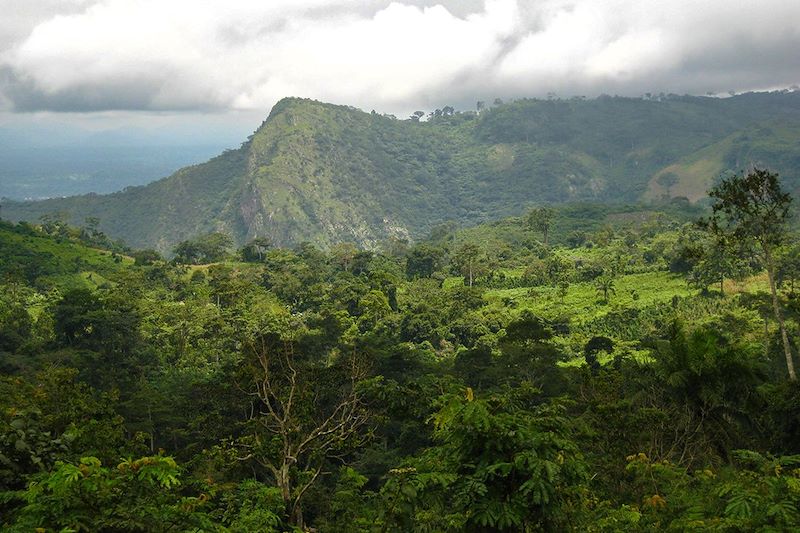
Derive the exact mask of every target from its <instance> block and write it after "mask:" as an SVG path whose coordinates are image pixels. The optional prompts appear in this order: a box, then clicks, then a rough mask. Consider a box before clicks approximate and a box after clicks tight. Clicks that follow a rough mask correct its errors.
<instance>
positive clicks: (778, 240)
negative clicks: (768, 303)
mask: <svg viewBox="0 0 800 533" xmlns="http://www.w3.org/2000/svg"><path fill="white" fill-rule="evenodd" d="M708 195H709V196H710V197H711V198H712V199H713V204H712V215H711V217H709V218H708V219H707V220H703V221H701V224H702V226H703V227H705V228H707V229H708V230H709V231H710V232H711V233H712V234H714V235H715V236H717V237H718V238H724V239H725V240H726V241H727V242H729V243H731V245H732V246H736V247H738V250H744V251H747V250H751V251H752V252H753V253H754V254H755V255H756V257H757V258H758V259H759V260H760V262H761V263H762V264H763V265H764V267H765V268H766V270H767V277H768V279H769V288H770V293H771V294H772V308H773V312H774V313H775V319H776V320H777V322H778V326H779V328H780V331H781V340H782V342H783V352H784V356H785V358H786V368H787V371H788V373H789V379H790V380H795V379H797V376H796V374H795V370H794V361H793V360H792V349H791V345H790V344H789V336H788V335H787V333H786V324H785V323H784V320H783V315H782V313H781V308H780V302H779V300H778V292H777V288H776V279H775V267H776V262H775V251H776V249H777V248H778V246H780V245H781V244H782V243H783V241H784V240H785V238H786V222H787V219H788V217H789V206H790V204H791V202H792V197H791V196H790V195H789V194H788V193H785V192H783V191H782V190H781V186H780V182H779V181H778V174H777V173H773V172H769V171H768V170H764V169H759V168H754V169H753V170H751V171H750V172H749V173H748V174H747V175H740V174H736V175H734V176H731V177H729V178H724V179H723V180H722V181H721V182H720V183H719V185H717V186H716V187H714V188H713V189H711V191H709V193H708Z"/></svg>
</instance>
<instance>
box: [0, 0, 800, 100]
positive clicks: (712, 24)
mask: <svg viewBox="0 0 800 533" xmlns="http://www.w3.org/2000/svg"><path fill="white" fill-rule="evenodd" d="M7 2H8V0H0V8H6V10H9V9H11V10H13V11H14V13H15V15H14V16H13V17H10V22H9V19H7V20H5V21H4V22H0V46H2V47H3V48H2V50H0V68H1V69H2V70H0V105H6V107H9V108H11V109H13V110H15V111H38V110H49V111H59V112H62V111H80V112H89V111H101V110H115V109H118V110H144V111H154V110H155V111H158V110H187V109H188V110H201V111H207V110H230V109H267V108H269V107H270V106H271V105H272V104H273V103H274V102H275V101H276V100H277V99H278V98H280V97H282V96H287V95H298V96H309V97H314V98H319V99H323V100H330V101H336V102H341V103H348V104H353V105H357V106H360V107H363V108H375V109H379V110H383V111H390V112H405V111H407V110H410V109H415V108H418V107H424V106H440V105H443V104H445V103H448V104H457V105H460V106H463V107H471V106H472V105H474V101H475V100H476V99H491V98H494V97H496V96H499V97H504V98H507V97H516V96H541V95H544V94H546V93H548V92H551V91H552V92H556V93H558V94H559V95H561V96H571V95H589V96H591V95H594V94H599V93H616V94H629V95H636V94H642V93H644V92H661V91H664V92H678V93H684V92H688V93H695V94H697V93H706V92H709V91H710V92H715V93H722V92H727V91H729V90H734V91H743V90H751V89H766V88H771V87H781V86H789V85H792V84H795V83H798V82H799V81H800V54H798V53H797V50H798V49H800V48H799V47H800V2H795V1H781V0H761V1H760V2H744V1H740V0H726V1H722V0H705V1H697V0H694V1H689V0H671V1H670V0H662V1H659V2H655V1H645V0H638V1H637V0H606V1H599V0H573V1H570V0H540V1H537V2H533V1H525V0H517V1H515V0H486V1H483V0H470V1H463V0H461V1H456V0H447V1H444V0H443V1H441V2H436V1H430V0H428V1H425V0H418V1H414V0H401V1H398V2H389V1H384V0H367V1H355V0H338V1H324V0H291V1H290V0H273V1H271V2H263V1H262V0H229V1H224V2H222V1H220V2H202V3H200V2H194V1H192V0H158V1H157V0H113V1H111V0H62V1H60V2H59V1H56V0H48V1H47V2H46V3H42V4H37V3H33V2H32V3H30V4H31V5H27V4H25V5H23V7H15V8H11V7H10V6H9V5H5V4H6V3H7ZM16 5H17V6H19V5H20V4H19V3H16ZM37 6H38V7H37ZM3 102H5V104H3Z"/></svg>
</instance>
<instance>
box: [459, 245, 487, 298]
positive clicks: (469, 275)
mask: <svg viewBox="0 0 800 533" xmlns="http://www.w3.org/2000/svg"><path fill="white" fill-rule="evenodd" d="M480 254H481V249H480V248H478V246H477V245H475V244H473V243H466V244H464V245H463V246H461V247H460V248H459V249H458V250H457V251H456V253H455V255H454V256H453V265H454V266H455V267H456V268H457V269H458V271H459V272H460V273H461V275H462V276H464V281H466V282H467V284H468V286H470V287H472V284H473V282H474V281H475V275H476V272H477V269H478V262H479V260H480Z"/></svg>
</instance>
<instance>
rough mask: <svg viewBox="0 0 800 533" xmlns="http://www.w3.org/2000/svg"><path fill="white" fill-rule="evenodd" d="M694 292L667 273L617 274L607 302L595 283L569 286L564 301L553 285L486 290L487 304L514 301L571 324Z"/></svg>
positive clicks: (689, 294) (535, 311)
mask: <svg viewBox="0 0 800 533" xmlns="http://www.w3.org/2000/svg"><path fill="white" fill-rule="evenodd" d="M694 294H697V291H696V290H694V289H691V288H689V287H688V286H687V284H686V281H685V280H684V279H683V278H682V277H680V276H677V275H675V274H670V273H668V272H646V273H642V274H629V275H626V276H620V277H619V278H617V279H616V280H615V292H614V293H612V294H609V301H608V302H605V301H604V300H603V296H602V294H600V293H599V292H598V291H597V289H596V287H595V285H594V283H592V282H581V283H573V284H571V285H570V286H569V289H568V290H567V294H566V295H565V296H564V298H563V300H562V298H561V297H560V295H559V294H558V289H557V288H555V287H521V288H516V289H492V290H488V291H486V295H485V297H486V299H487V300H488V301H489V302H490V304H494V305H506V304H507V303H509V302H513V305H514V306H515V307H516V308H517V309H520V310H522V309H530V310H531V311H533V312H534V313H535V314H537V315H540V316H543V317H545V318H556V317H564V316H569V317H570V318H571V319H572V322H573V323H574V324H581V323H584V322H588V321H591V320H594V319H596V318H599V317H601V316H603V315H605V314H607V313H609V312H611V311H614V310H619V309H629V308H644V307H648V306H650V305H653V304H655V303H662V302H669V301H671V300H672V298H673V296H675V295H677V296H681V297H687V296H692V295H694Z"/></svg>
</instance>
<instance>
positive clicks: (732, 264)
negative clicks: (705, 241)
mask: <svg viewBox="0 0 800 533" xmlns="http://www.w3.org/2000/svg"><path fill="white" fill-rule="evenodd" d="M702 257H703V258H702V259H701V260H700V261H699V262H698V263H697V264H696V265H694V268H692V271H691V272H690V274H689V279H688V281H689V283H690V284H691V285H695V286H697V287H699V288H701V289H703V290H704V291H705V290H707V288H708V286H709V285H711V284H713V283H719V293H720V294H721V295H722V296H725V279H726V278H729V279H741V278H743V277H744V276H745V275H746V274H747V272H748V270H749V269H748V268H747V265H746V264H744V261H743V260H742V258H740V257H738V256H737V255H736V254H734V253H732V250H731V246H730V245H729V244H727V243H725V242H724V241H723V240H719V239H714V240H713V241H712V242H711V243H710V244H709V245H708V246H707V247H706V248H705V250H704V251H703V256H702Z"/></svg>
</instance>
